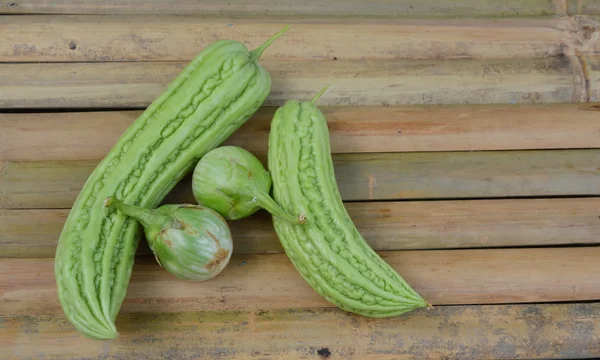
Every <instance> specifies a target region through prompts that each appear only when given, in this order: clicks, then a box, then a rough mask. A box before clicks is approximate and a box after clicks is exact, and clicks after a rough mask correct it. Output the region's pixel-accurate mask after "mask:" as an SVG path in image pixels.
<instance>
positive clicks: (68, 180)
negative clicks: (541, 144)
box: [0, 149, 600, 209]
mask: <svg viewBox="0 0 600 360" xmlns="http://www.w3.org/2000/svg"><path fill="white" fill-rule="evenodd" d="M333 159H334V167H335V175H336V178H337V183H338V187H339V191H340V193H341V195H342V198H343V199H344V200H347V201H357V200H358V201H360V200H397V199H443V198H446V199H452V198H491V197H508V196H510V197H515V196H518V197H528V196H566V195H569V196H582V195H593V196H597V195H599V194H600V168H599V167H598V164H600V150H598V149H578V150H550V151H545V150H531V151H502V152H496V151H489V152H484V151H478V152H448V153H446V152H425V153H413V152H410V153H375V154H366V153H360V154H336V155H334V156H333ZM263 162H265V160H264V159H263ZM97 163H98V161H97V160H80V161H40V162H7V161H6V162H0V187H2V188H3V191H2V192H1V193H0V208H5V209H29V208H69V207H71V205H72V204H73V202H74V201H75V198H76V197H77V194H79V192H80V191H81V188H82V187H83V184H84V183H85V181H86V180H87V178H88V176H89V175H90V174H91V172H92V171H93V170H94V168H95V166H96V165H97ZM165 202H168V203H193V202H195V200H194V197H193V195H192V191H191V180H190V177H188V178H186V179H185V180H182V181H181V182H180V183H179V184H177V185H176V186H175V188H174V189H173V190H172V191H171V193H170V194H169V195H168V196H167V197H166V199H165Z"/></svg>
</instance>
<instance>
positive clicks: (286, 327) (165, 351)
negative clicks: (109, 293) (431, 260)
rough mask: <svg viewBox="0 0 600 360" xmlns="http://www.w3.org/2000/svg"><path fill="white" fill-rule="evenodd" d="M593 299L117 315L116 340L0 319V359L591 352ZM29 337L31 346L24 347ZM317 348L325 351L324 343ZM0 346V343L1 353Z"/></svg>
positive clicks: (596, 334)
mask: <svg viewBox="0 0 600 360" xmlns="http://www.w3.org/2000/svg"><path fill="white" fill-rule="evenodd" d="M599 318H600V304H599V303H591V304H562V305H558V304H539V305H489V306H446V307H438V308H435V309H433V310H419V311H415V312H412V313H409V314H406V315H403V316H399V317H395V318H389V319H369V318H365V317H360V316H356V315H351V314H348V313H343V312H341V311H339V310H336V309H293V310H262V311H257V312H253V311H228V312H212V311H203V312H184V313H176V314H173V313H152V314H122V315H121V316H120V317H119V318H118V320H117V327H118V329H119V331H120V336H119V338H118V339H117V340H114V341H110V342H105V341H93V340H88V339H85V338H83V337H82V336H80V335H79V334H78V333H77V332H75V331H74V330H73V327H72V325H71V324H69V323H68V321H67V320H66V319H65V318H64V316H61V315H30V316H11V317H3V318H0V321H3V324H4V326H3V327H2V328H0V338H2V339H3V340H2V343H3V345H4V346H3V349H4V351H6V349H10V350H11V351H12V352H11V353H5V356H4V357H3V358H5V359H15V360H16V359H19V360H21V359H30V358H31V359H38V358H43V359H58V358H60V359H73V360H74V359H83V358H86V359H90V358H91V359H100V358H110V359H158V358H160V359H167V358H173V359H192V358H193V359H224V358H227V359H254V358H260V359H300V358H306V359H319V358H321V359H322V358H323V357H320V356H319V354H320V353H319V350H321V353H326V352H330V353H331V355H330V357H329V358H330V359H361V360H362V359H378V360H379V359H396V360H398V359H415V358H427V359H461V360H479V359H549V358H563V359H574V358H594V357H598V356H600V341H598V340H599V339H600V325H599V323H598V319H599ZM32 344H35V346H32ZM325 349H326V350H325ZM2 351H3V350H2V349H0V353H1V352H2Z"/></svg>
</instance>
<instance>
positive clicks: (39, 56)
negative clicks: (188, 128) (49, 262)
mask: <svg viewBox="0 0 600 360" xmlns="http://www.w3.org/2000/svg"><path fill="white" fill-rule="evenodd" d="M288 22H289V23H291V24H292V30H290V31H288V33H286V35H285V36H284V37H282V38H281V39H279V40H278V41H277V42H276V43H275V44H274V45H273V46H272V47H271V48H270V49H269V50H267V51H266V52H265V54H264V55H263V59H264V60H268V59H279V60H281V59H329V60H332V59H333V58H338V59H344V60H347V59H389V58H402V59H456V58H488V59H503V58H509V59H510V58H528V57H535V58H538V57H548V56H558V55H575V53H576V51H575V50H576V49H577V48H578V46H577V45H579V44H575V43H573V42H572V41H571V39H572V37H573V35H572V32H574V31H576V30H577V29H576V27H574V26H576V25H577V23H575V22H572V21H569V19H567V18H556V19H533V20H532V19H506V20H498V21H495V22H493V23H490V22H489V21H488V20H472V19H465V20H383V19H378V20H366V19H363V18H360V19H354V18H353V19H343V18H342V19H338V18H331V19H317V20H315V19H313V20H304V19H303V20H298V19H290V21H288ZM285 24H286V22H285V20H281V19H278V20H277V21H273V20H269V19H264V18H257V19H246V18H243V19H235V18H217V19H215V18H207V17H189V16H186V17H179V16H157V17H154V16H151V17H150V16H46V15H44V16H13V17H8V18H5V19H3V21H2V22H0V33H2V34H5V36H4V39H3V41H2V42H1V43H0V62H1V61H4V62H31V61H173V60H175V61H189V60H191V59H192V58H193V57H194V56H196V54H197V53H199V52H200V51H201V50H202V49H203V48H205V47H206V46H207V45H208V44H209V43H211V42H213V41H215V40H216V39H234V40H238V41H242V42H244V43H246V45H247V46H248V48H249V49H254V48H256V47H258V46H259V45H260V44H262V43H263V42H264V41H266V40H267V39H268V38H269V37H270V36H272V34H274V33H276V32H277V31H279V30H280V29H281V28H282V27H283V26H285ZM581 50H583V49H581ZM580 52H581V51H580Z"/></svg>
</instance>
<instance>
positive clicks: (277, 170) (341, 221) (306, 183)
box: [268, 89, 428, 317]
mask: <svg viewBox="0 0 600 360" xmlns="http://www.w3.org/2000/svg"><path fill="white" fill-rule="evenodd" d="M325 90H326V89H323V90H322V91H321V92H320V93H319V94H317V95H316V96H315V97H314V98H313V99H312V101H308V102H299V101H295V100H289V101H287V102H286V103H285V104H284V106H282V107H280V108H279V109H277V111H276V112H275V115H274V118H273V120H272V123H271V132H270V134H269V153H268V164H269V170H270V172H271V176H272V178H273V198H274V199H275V201H276V202H277V203H278V204H279V205H280V206H281V207H282V208H283V209H284V210H286V211H295V210H296V209H300V211H302V212H304V213H305V214H306V223H305V224H303V225H294V224H291V223H289V222H286V221H281V220H280V219H278V218H277V217H274V218H273V224H274V227H275V231H276V233H277V235H278V237H279V239H280V241H281V243H282V245H283V247H284V249H285V252H286V254H287V255H288V256H289V258H290V259H291V261H292V263H293V264H294V266H295V267H296V269H297V270H298V271H299V272H300V274H301V275H302V277H303V278H304V279H305V280H306V281H307V282H308V283H309V284H310V285H311V286H312V287H313V289H314V290H315V291H316V292H317V293H319V294H320V295H321V296H323V297H324V298H325V299H327V300H328V301H329V302H331V303H332V304H334V305H336V306H338V307H339V308H341V309H343V310H346V311H349V312H354V313H357V314H361V315H364V316H368V317H388V316H394V315H400V314H403V313H405V312H408V311H411V310H414V309H417V308H422V307H425V306H427V305H428V304H427V302H425V301H424V300H423V299H422V298H421V296H419V295H418V294H417V293H416V292H415V291H414V290H413V289H412V288H411V287H410V286H409V285H408V284H407V283H406V282H405V281H404V280H403V279H402V277H400V275H399V274H398V273H397V272H396V271H395V270H394V269H393V268H392V267H391V266H389V264H387V263H386V262H385V261H384V260H383V259H381V257H379V255H378V254H377V253H376V252H375V251H373V249H371V247H370V246H369V245H368V244H367V242H366V241H365V240H364V238H363V237H362V236H361V234H360V233H359V232H358V230H357V229H356V227H355V226H354V224H353V223H352V220H351V219H350V217H349V216H348V213H347V212H346V209H345V207H344V204H343V203H342V198H341V196H340V193H339V190H338V187H337V183H336V178H335V174H334V168H333V161H332V158H331V150H330V144H329V131H328V129H327V121H326V119H325V116H324V115H323V113H322V112H321V111H319V109H318V108H317V107H316V106H315V101H317V99H318V98H319V97H320V96H321V95H322V94H323V92H324V91H325Z"/></svg>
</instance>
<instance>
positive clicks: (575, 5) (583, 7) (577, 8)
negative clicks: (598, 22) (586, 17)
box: [567, 0, 600, 14]
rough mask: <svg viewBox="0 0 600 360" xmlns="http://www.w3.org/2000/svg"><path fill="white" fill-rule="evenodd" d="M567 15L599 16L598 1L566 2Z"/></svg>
mask: <svg viewBox="0 0 600 360" xmlns="http://www.w3.org/2000/svg"><path fill="white" fill-rule="evenodd" d="M567 4H568V8H567V9H568V11H569V14H600V2H598V0H567Z"/></svg>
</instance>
